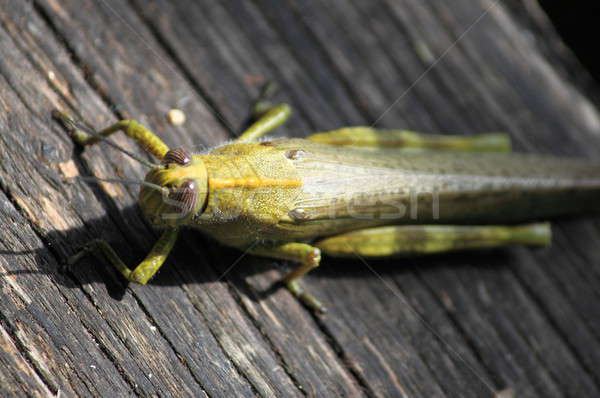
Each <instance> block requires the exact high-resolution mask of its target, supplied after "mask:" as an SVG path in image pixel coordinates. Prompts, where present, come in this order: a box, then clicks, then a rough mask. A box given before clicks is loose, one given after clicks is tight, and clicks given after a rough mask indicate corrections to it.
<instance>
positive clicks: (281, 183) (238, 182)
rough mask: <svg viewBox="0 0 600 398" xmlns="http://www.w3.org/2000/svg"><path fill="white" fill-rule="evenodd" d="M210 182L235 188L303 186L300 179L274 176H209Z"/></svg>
mask: <svg viewBox="0 0 600 398" xmlns="http://www.w3.org/2000/svg"><path fill="white" fill-rule="evenodd" d="M208 184H209V186H210V187H211V188H235V187H247V188H258V187H292V188H294V187H301V186H302V181H300V180H277V179H274V178H257V177H242V178H209V180H208Z"/></svg>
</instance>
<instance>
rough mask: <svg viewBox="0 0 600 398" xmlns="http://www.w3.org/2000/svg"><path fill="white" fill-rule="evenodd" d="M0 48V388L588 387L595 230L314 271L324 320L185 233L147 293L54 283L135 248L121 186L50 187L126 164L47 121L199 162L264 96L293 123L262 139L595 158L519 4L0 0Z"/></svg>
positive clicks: (275, 271) (448, 393)
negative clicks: (463, 146)
mask: <svg viewBox="0 0 600 398" xmlns="http://www.w3.org/2000/svg"><path fill="white" fill-rule="evenodd" d="M0 50H1V51H0V54H1V56H0V153H1V154H2V160H1V161H0V214H1V218H0V223H1V226H2V228H0V287H1V289H2V294H1V295H0V395H2V396H50V395H54V396H57V395H59V394H60V395H61V396H131V395H133V396H208V397H221V396H224V397H225V396H264V397H272V396H285V397H288V396H299V397H302V396H308V397H313V396H315V397H316V396H318V397H324V396H331V397H339V396H348V397H350V396H352V397H354V396H367V397H392V396H394V397H395V396H404V397H494V396H496V394H500V391H504V392H503V393H502V394H508V393H509V392H510V391H512V392H514V393H515V394H516V396H519V397H538V396H545V397H563V396H571V397H586V396H589V397H595V396H598V394H599V393H600V391H599V390H600V368H598V366H597V364H598V363H599V362H600V350H598V345H599V343H598V339H599V336H600V322H599V321H598V319H600V307H599V306H598V305H597V302H598V298H599V296H600V266H599V265H598V264H600V254H599V252H598V250H597V249H596V247H597V242H598V241H600V234H599V233H598V228H597V227H598V220H597V219H585V220H583V219H579V220H560V221H558V222H557V223H556V225H555V229H554V231H555V236H554V245H553V246H552V247H551V248H548V249H543V250H530V249H525V248H514V249H509V250H501V251H491V252H483V253H469V254H458V255H443V256H435V257H431V258H419V259H410V260H406V259H405V260H387V261H373V262H371V261H370V262H369V263H362V262H361V261H359V260H356V261H334V260H331V259H326V260H325V261H324V265H323V266H322V267H321V268H320V269H318V270H316V271H315V272H312V273H311V274H310V275H309V276H308V277H307V278H306V280H305V281H304V283H305V284H306V286H307V288H308V289H310V290H311V292H313V293H314V294H315V295H316V296H317V297H319V298H321V299H322V300H323V301H324V302H325V303H327V306H328V307H329V309H330V312H329V313H328V314H327V315H326V316H316V315H314V314H312V313H310V312H308V311H307V310H306V309H305V308H304V307H303V306H302V305H300V304H299V303H298V302H297V301H296V300H295V299H294V298H293V297H291V296H290V294H289V293H288V292H286V291H284V290H281V289H276V288H274V283H275V282H276V281H277V280H278V278H279V277H280V275H281V273H282V270H281V269H280V268H282V266H281V265H280V264H274V263H273V261H270V260H268V259H260V258H253V257H250V256H245V255H243V254H242V253H239V252H235V251H233V250H229V249H226V248H223V247H219V246H218V245H216V244H215V243H214V242H213V241H211V240H210V239H208V238H205V237H203V236H200V235H199V234H197V233H195V232H193V231H189V233H188V234H185V236H184V237H183V239H181V241H180V242H179V243H178V245H177V247H176V250H175V252H174V253H173V255H172V257H171V258H170V259H169V261H168V263H167V264H166V265H165V267H164V269H163V270H162V271H161V273H160V274H159V275H158V276H157V277H156V278H155V279H154V280H153V281H152V283H151V284H149V285H148V286H135V285H129V286H128V285H127V284H126V283H124V281H123V280H122V279H121V278H120V277H119V275H117V274H116V273H115V272H114V271H113V270H112V269H111V268H109V267H107V266H106V265H105V264H102V263H101V262H99V261H97V260H95V259H92V258H89V259H86V260H85V261H83V262H82V263H81V264H78V266H77V267H76V268H75V269H72V270H70V271H68V272H66V271H64V270H63V269H62V264H63V263H64V261H65V258H66V257H67V256H68V255H70V254H72V253H74V252H75V250H76V249H77V247H78V246H80V245H81V244H83V243H85V242H86V241H87V240H89V239H91V238H96V237H102V238H105V239H107V240H109V242H111V244H113V245H114V247H115V248H116V249H117V251H118V252H119V254H121V255H122V256H123V258H124V259H125V260H126V261H127V262H128V263H129V264H134V263H135V262H136V261H139V259H140V258H142V257H143V256H144V254H145V253H146V252H147V250H148V249H149V248H150V247H151V246H152V244H153V242H154V240H155V239H156V237H157V234H156V232H155V231H153V230H152V229H151V228H149V226H148V225H147V223H146V222H145V221H144V220H143V218H142V216H141V214H140V212H139V210H138V209H137V207H136V204H135V201H136V189H135V188H131V187H128V186H120V185H117V184H108V183H107V184H100V185H94V184H86V183H82V182H71V181H67V180H68V178H69V177H73V176H76V175H78V174H82V175H89V174H95V175H97V176H105V177H108V176H121V177H127V178H143V175H144V170H143V167H142V166H140V165H139V164H137V163H135V162H133V161H131V160H130V159H128V158H127V157H124V156H123V155H121V154H120V153H115V151H112V150H110V148H108V147H106V146H102V145H100V146H97V147H94V148H88V149H86V150H85V151H81V150H79V149H77V148H75V147H74V146H73V144H72V143H71V142H70V140H69V138H68V136H67V135H66V134H65V133H64V131H62V130H61V129H60V127H59V126H58V125H57V124H56V123H55V122H54V121H52V120H51V118H50V111H51V110H52V109H53V108H56V107H58V108H60V109H64V110H66V111H69V112H71V113H73V114H76V115H77V116H78V117H80V118H82V119H84V120H86V121H88V122H89V123H90V124H92V125H94V126H97V127H102V126H105V125H108V124H109V123H111V121H114V120H116V119H119V118H135V119H137V120H140V121H141V122H142V123H144V124H145V125H147V126H148V127H150V128H151V129H153V130H154V131H156V132H157V134H159V135H160V136H161V137H162V138H163V139H164V140H165V141H166V142H167V144H169V145H177V146H180V145H181V146H186V147H188V148H191V149H192V150H196V151H198V150H201V149H202V148H205V147H207V146H211V145H216V144H218V143H219V142H222V141H223V140H227V139H231V138H233V137H234V136H235V135H236V134H238V133H239V132H240V130H241V128H242V127H243V125H244V123H245V122H247V117H248V112H249V108H250V106H251V104H252V101H253V100H254V99H255V98H256V96H257V95H258V93H259V90H260V87H261V85H262V84H263V83H264V82H265V81H267V80H273V81H276V82H277V83H278V84H279V85H280V86H281V92H280V94H279V95H278V97H277V99H278V100H281V101H286V102H288V103H290V104H291V105H292V106H293V108H294V112H295V113H294V117H293V118H292V120H291V121H290V123H289V124H287V125H286V126H285V127H283V128H281V129H280V130H279V131H278V132H277V135H290V136H297V137H302V136H305V135H307V134H308V133H309V132H311V131H317V130H326V129H331V128H335V127H340V126H344V125H356V124H367V125H368V124H373V123H376V124H377V125H379V126H385V127H401V128H410V129H414V130H419V131H426V132H441V133H452V134H469V133H480V132H485V131H506V132H509V133H510V134H511V136H512V137H513V139H514V141H515V143H516V147H517V148H516V149H517V150H520V151H531V152H543V153H554V154H565V155H573V156H582V157H596V158H597V157H598V155H597V152H598V151H597V148H600V136H599V135H598V131H599V128H600V117H599V114H598V110H597V98H600V97H598V93H599V92H600V91H599V90H598V86H597V84H596V83H595V82H594V81H593V80H592V79H591V78H589V76H588V75H587V74H586V73H585V71H583V70H582V69H581V67H580V66H579V64H578V63H577V61H576V59H575V58H574V56H573V55H572V54H571V53H570V52H569V50H568V49H566V47H564V45H563V44H562V43H561V42H560V40H559V38H558V36H557V35H556V32H554V30H553V29H552V26H551V25H550V24H549V23H548V21H547V19H546V18H545V16H544V14H543V12H542V11H541V10H540V9H539V8H538V6H537V3H536V2H534V1H532V0H510V1H506V2H497V1H490V0H455V1H453V2H445V1H437V0H427V1H420V0H377V1H368V2H367V1H360V0H353V1H350V2H341V1H334V0H311V1H305V2H300V1H294V0H286V1H275V0H254V1H236V0H227V1H223V2H210V1H202V2H198V1H191V0H177V1H167V0H152V1H144V0H130V1H117V0H78V1H76V0H64V1H60V2H58V1H55V0H35V1H32V0H30V1H18V0H0ZM173 108H178V109H182V110H183V111H184V112H185V114H186V118H187V121H186V123H185V124H184V125H183V126H172V125H170V124H169V123H168V122H167V119H166V114H167V112H168V111H169V110H170V109H173ZM114 139H115V141H116V142H117V143H119V144H120V145H122V146H124V147H126V148H128V149H130V150H132V151H139V148H137V147H136V146H135V145H133V144H132V143H130V142H129V141H127V140H126V139H124V138H123V137H121V136H115V138H114Z"/></svg>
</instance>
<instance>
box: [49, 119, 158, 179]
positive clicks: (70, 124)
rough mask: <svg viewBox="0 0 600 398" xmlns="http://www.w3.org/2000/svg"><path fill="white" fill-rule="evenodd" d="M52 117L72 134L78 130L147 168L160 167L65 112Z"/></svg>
mask: <svg viewBox="0 0 600 398" xmlns="http://www.w3.org/2000/svg"><path fill="white" fill-rule="evenodd" d="M52 116H54V118H56V119H58V120H59V121H60V122H61V123H62V124H63V125H64V126H65V128H66V129H67V130H69V132H71V133H74V132H75V131H76V130H81V131H83V132H84V133H85V134H89V135H91V136H93V137H96V138H98V139H99V140H101V141H104V142H105V143H106V144H108V145H109V146H111V147H113V148H114V149H116V150H117V151H120V152H123V153H124V154H125V155H127V156H129V157H130V158H132V159H133V160H137V161H138V162H140V163H141V164H143V165H144V166H146V167H151V168H156V167H160V165H159V164H155V163H152V162H149V161H148V160H146V159H142V158H141V157H139V156H137V155H136V154H134V153H132V152H130V151H128V150H127V149H125V148H123V147H121V146H120V145H117V144H115V143H114V142H112V141H111V140H109V139H108V138H107V137H105V136H103V135H102V134H100V133H98V132H97V131H95V130H94V129H92V128H90V127H88V126H86V125H84V124H81V123H78V122H76V121H75V120H74V119H73V118H72V117H71V116H69V115H67V114H66V113H64V112H60V111H58V110H54V111H53V112H52Z"/></svg>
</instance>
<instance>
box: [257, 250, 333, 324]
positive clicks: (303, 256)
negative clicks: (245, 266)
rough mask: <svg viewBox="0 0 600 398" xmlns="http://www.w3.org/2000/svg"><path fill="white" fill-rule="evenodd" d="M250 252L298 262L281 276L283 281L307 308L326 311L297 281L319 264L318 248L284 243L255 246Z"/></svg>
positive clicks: (319, 252) (319, 254)
mask: <svg viewBox="0 0 600 398" xmlns="http://www.w3.org/2000/svg"><path fill="white" fill-rule="evenodd" d="M250 253H252V254H255V255H259V256H266V257H273V258H278V259H281V260H289V261H294V262H298V263H300V266H298V267H297V268H295V269H294V270H292V271H291V272H290V273H288V274H287V275H286V276H285V277H284V278H283V283H285V285H286V287H287V288H288V289H289V290H290V292H292V294H294V296H296V297H298V298H299V299H300V300H301V301H302V302H303V303H305V304H306V305H307V306H308V307H309V308H311V309H313V310H315V311H318V312H322V313H323V312H326V311H327V309H326V308H325V306H323V304H322V303H321V302H320V301H319V300H317V299H316V298H314V297H313V296H312V295H311V294H309V293H308V292H306V291H305V290H304V288H302V286H300V284H299V283H298V280H299V279H300V278H301V277H302V276H304V275H305V274H306V273H308V272H309V271H310V270H312V269H313V268H316V267H318V266H319V264H320V262H321V251H320V250H319V249H318V248H316V247H314V246H311V245H309V244H306V243H284V244H281V245H276V246H260V247H255V248H254V249H252V250H250Z"/></svg>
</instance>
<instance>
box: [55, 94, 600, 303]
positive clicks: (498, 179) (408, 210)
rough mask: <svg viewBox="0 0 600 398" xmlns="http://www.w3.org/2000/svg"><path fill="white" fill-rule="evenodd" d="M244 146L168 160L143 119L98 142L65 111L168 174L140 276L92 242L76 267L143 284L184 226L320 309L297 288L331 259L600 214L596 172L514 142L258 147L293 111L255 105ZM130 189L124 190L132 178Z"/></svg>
mask: <svg viewBox="0 0 600 398" xmlns="http://www.w3.org/2000/svg"><path fill="white" fill-rule="evenodd" d="M256 109H257V112H258V114H259V117H257V118H256V121H255V122H254V123H253V124H252V125H251V126H250V127H249V128H248V129H247V130H246V131H244V132H243V133H242V134H241V135H240V136H239V137H238V138H237V139H235V140H233V141H232V142H229V143H226V144H223V145H221V146H218V147H216V148H214V149H211V150H209V151H207V152H206V153H201V154H192V153H190V152H189V151H187V150H186V149H183V148H176V149H170V148H168V147H167V145H165V144H164V143H163V142H162V141H161V139H160V138H158V137H157V136H156V135H155V134H154V133H152V132H151V131H150V130H148V129H146V128H145V127H144V126H142V125H141V124H139V123H137V122H136V121H133V120H122V121H119V122H117V123H116V124H114V125H112V126H110V127H108V128H106V129H104V130H102V131H99V132H97V133H95V134H89V133H86V132H85V131H82V130H81V129H80V128H78V127H77V124H75V122H74V121H73V119H71V118H70V117H69V116H68V115H67V114H64V113H61V112H57V111H56V112H55V116H56V117H57V118H58V119H60V120H61V121H62V122H63V124H64V125H65V126H67V128H68V129H69V130H70V132H71V135H72V137H73V139H74V140H75V141H76V142H77V143H78V144H80V145H91V144H94V143H97V142H99V141H101V140H102V139H103V137H106V136H108V135H110V134H112V133H114V132H117V131H123V132H124V133H125V134H126V135H127V136H128V137H130V138H131V139H133V140H135V141H137V142H138V143H139V144H141V145H142V146H143V147H144V148H145V149H146V150H148V151H149V152H150V154H152V155H153V156H154V157H155V158H156V159H158V160H159V161H160V164H156V165H154V164H150V166H151V170H150V171H149V172H148V174H147V175H146V177H145V181H144V182H140V184H141V188H140V193H139V205H140V207H141V209H142V211H143V213H144V215H145V216H146V217H147V219H148V220H149V222H150V223H151V224H152V225H153V226H155V227H158V228H160V229H162V230H163V232H162V235H161V237H160V238H159V239H158V241H157V242H156V244H155V245H154V247H153V248H152V250H151V251H150V253H149V254H148V255H147V257H146V258H145V259H144V260H143V261H142V262H141V263H139V264H138V265H137V266H136V267H135V268H134V269H133V270H132V269H130V268H129V267H127V266H126V265H125V264H124V263H123V261H122V260H121V259H120V258H119V256H118V255H117V253H115V251H114V250H113V249H112V248H111V247H110V245H109V244H108V243H107V242H105V241H103V240H94V241H92V242H90V243H89V244H88V245H86V246H85V247H84V248H83V249H82V250H81V251H80V252H78V253H77V254H76V255H74V256H73V257H71V258H70V259H69V260H68V263H69V264H74V263H75V262H77V261H79V259H81V258H82V256H84V255H86V254H88V253H95V254H97V255H99V256H101V257H104V258H105V259H106V260H107V261H108V262H110V263H111V264H112V265H114V266H115V267H116V269H117V270H118V271H119V272H120V273H121V274H123V276H124V277H125V278H127V279H128V280H129V281H132V282H137V283H141V284H146V283H147V282H148V281H149V280H150V279H151V278H152V277H153V276H154V274H156V272H157V271H158V270H159V268H160V267H161V266H162V264H163V263H164V261H165V260H166V258H167V256H168V255H169V252H170V251H171V249H172V248H173V245H174V244H175V241H176V239H177V236H178V234H179V231H180V229H181V228H182V227H194V228H197V229H199V230H201V231H203V232H205V233H207V234H208V235H210V236H212V237H213V238H215V239H217V240H218V241H220V242H221V243H223V244H225V245H227V246H231V247H234V248H237V249H240V250H245V251H247V252H248V253H251V254H254V255H259V256H266V257H271V258H276V259H283V260H289V261H292V262H296V263H298V264H299V266H298V267H297V268H295V269H293V270H292V271H291V272H289V273H288V274H287V275H286V276H285V277H284V278H283V283H284V284H285V285H286V286H287V288H288V289H289V290H290V291H291V292H292V293H293V294H294V295H295V296H297V297H298V298H300V299H301V300H302V301H303V302H304V303H305V304H306V305H308V306H309V307H310V308H312V309H315V310H317V311H320V312H323V311H325V308H324V306H323V305H322V304H321V303H320V302H319V301H318V300H317V299H315V298H314V297H313V296H312V295H310V294H309V293H308V292H306V291H305V290H304V289H303V288H302V287H301V286H300V284H299V283H298V281H299V279H300V278H301V277H302V276H303V275H305V274H306V273H307V272H309V271H310V270H312V269H314V268H316V267H318V266H319V264H320V262H321V254H326V255H330V256H335V257H353V256H358V257H367V258H376V257H385V256H398V255H416V254H428V253H439V252H445V251H452V250H462V249H471V248H491V247H499V246H505V245H510V244H523V245H531V246H546V245H548V244H549V243H550V238H551V230H550V226H549V224H548V223H545V222H544V223H531V224H522V223H526V222H532V221H536V220H543V219H545V218H549V217H555V216H560V215H566V214H575V213H580V212H584V211H592V210H596V209H598V207H599V206H598V199H599V198H600V178H598V177H599V176H600V164H597V163H596V164H594V163H591V162H587V161H583V160H574V159H561V158H552V157H543V156H534V155H525V154H512V153H510V151H511V144H510V140H509V138H508V136H507V135H504V134H482V135H476V136H446V135H434V134H419V133H414V132H410V131H404V130H378V129H374V128H371V127H362V126H358V127H346V128H342V129H338V130H332V131H327V132H320V133H315V134H312V135H310V136H308V137H307V138H306V139H286V138H282V139H273V140H264V139H260V138H261V137H263V136H264V135H265V134H267V133H268V132H270V131H272V130H273V129H275V128H276V127H278V126H280V125H281V124H283V123H284V122H285V120H286V119H287V118H288V117H289V116H290V113H291V111H290V107H289V106H288V105H286V104H281V105H277V106H271V105H268V106H267V105H266V102H261V103H259V106H258V107H257V108H256ZM124 182H126V181H124Z"/></svg>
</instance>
